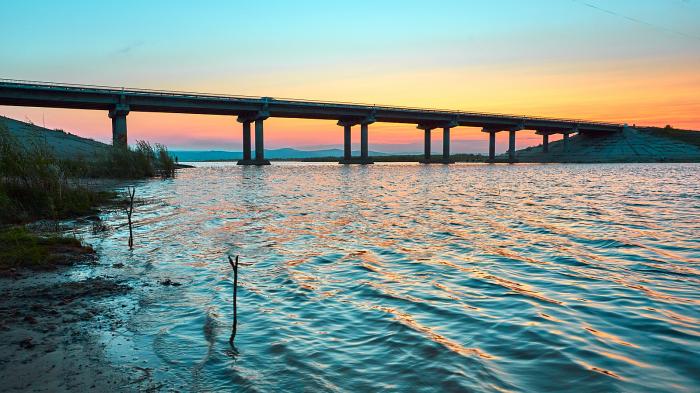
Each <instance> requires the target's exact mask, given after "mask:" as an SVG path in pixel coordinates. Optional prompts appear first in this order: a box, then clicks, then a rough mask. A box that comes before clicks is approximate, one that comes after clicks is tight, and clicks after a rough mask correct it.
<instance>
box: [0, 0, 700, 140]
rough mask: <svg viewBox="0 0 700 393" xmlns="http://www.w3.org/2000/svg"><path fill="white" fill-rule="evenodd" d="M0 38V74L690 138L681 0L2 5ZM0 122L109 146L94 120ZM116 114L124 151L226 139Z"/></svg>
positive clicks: (31, 112) (697, 79) (269, 135)
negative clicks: (548, 120) (123, 124)
mask: <svg viewBox="0 0 700 393" xmlns="http://www.w3.org/2000/svg"><path fill="white" fill-rule="evenodd" d="M0 33H1V34H2V37H3V38H2V39H1V40H0V56H2V58H1V61H0V77H1V78H12V79H27V80H39V81H55V82H67V83H85V84H101V85H112V86H127V87H140V88H155V89H172V90H187V91H200V92H211V93H228V94H241V95H254V96H271V97H294V98H306V99H318V100H337V101H355V102H363V103H376V104H395V105H406V106H419V107H432V108H445V109H463V110H470V111H485V112H501V113H513V114H522V115H539V116H552V117H569V118H582V119H591V120H603V121H615V122H626V123H629V124H644V125H661V126H663V125H666V124H671V125H673V126H675V127H678V128H690V129H700V1H697V0H610V1H601V0H581V1H577V0H557V1H554V0H551V1H545V0H540V1H505V0H491V1H478V2H477V1H465V0H459V1H439V0H436V1H424V0H423V1H407V0H403V1H382V0H374V1H360V0H354V1H300V0H296V1H273V0H268V1H265V2H254V1H248V2H243V1H199V2H194V1H176V0H169V1H126V0H122V1H119V2H116V3H115V2H103V1H94V0H93V1H3V4H2V25H1V26H0ZM0 115H4V116H9V117H13V118H16V119H19V120H25V119H30V120H31V121H33V122H34V123H36V124H38V125H42V124H44V123H45V124H46V126H47V127H49V128H61V129H65V130H67V131H70V132H73V133H76V134H78V135H80V136H85V137H90V138H94V139H97V140H101V141H110V140H111V128H110V127H111V123H110V121H109V119H108V117H107V113H106V112H102V111H84V110H57V109H42V108H20V107H3V106H0ZM127 121H128V129H129V139H130V141H131V142H133V141H135V140H137V139H145V140H148V141H151V142H160V143H164V144H166V145H168V146H169V147H171V148H173V149H217V150H240V147H241V141H240V138H241V130H240V125H239V124H237V123H236V121H235V118H233V117H224V116H201V115H172V114H146V113H135V112H132V113H131V114H129V116H128V120H127ZM265 132H266V134H265V136H266V138H265V139H266V141H265V142H266V147H267V148H279V147H297V148H307V149H310V148H319V147H324V148H325V147H339V146H341V145H342V130H341V128H340V127H338V126H337V125H335V123H334V122H330V121H310V120H285V119H271V120H268V121H267V122H266V128H265ZM355 134H359V132H355ZM436 134H438V133H436ZM452 135H453V144H452V145H453V151H456V152H483V151H485V150H486V146H487V138H486V136H485V135H484V134H482V133H480V132H479V130H476V129H469V128H458V129H455V130H453V134H452ZM354 137H359V135H354ZM505 137H506V135H499V138H505ZM354 139H356V138H354ZM500 142H501V143H500V145H499V150H501V151H502V150H504V149H505V144H506V142H505V139H503V140H500ZM539 142H540V139H539V138H538V137H535V135H534V133H523V134H522V136H521V135H520V134H519V136H518V146H519V147H524V146H527V145H532V144H538V143H539ZM438 143H439V137H438V135H436V137H435V141H434V144H433V145H434V146H436V148H437V147H438V146H439V144H438ZM421 146H422V131H420V130H417V129H415V127H411V126H406V125H392V124H383V123H377V124H373V125H372V126H370V150H374V151H420V150H421Z"/></svg>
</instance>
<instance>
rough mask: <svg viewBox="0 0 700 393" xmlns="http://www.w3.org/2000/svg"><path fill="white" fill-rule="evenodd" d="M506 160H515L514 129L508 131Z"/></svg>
mask: <svg viewBox="0 0 700 393" xmlns="http://www.w3.org/2000/svg"><path fill="white" fill-rule="evenodd" d="M508 161H510V162H515V130H510V131H509V132H508Z"/></svg>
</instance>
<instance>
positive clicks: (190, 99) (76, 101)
mask: <svg viewBox="0 0 700 393" xmlns="http://www.w3.org/2000/svg"><path fill="white" fill-rule="evenodd" d="M0 105H9V106H30V107H46V108H68V109H91V110H104V111H108V114H109V117H110V118H111V119H112V144H113V145H114V146H120V147H124V148H125V147H126V146H127V127H126V117H127V115H128V114H129V113H130V112H164V113H190V114H206V115H222V116H235V117H236V118H237V121H238V122H239V123H241V125H242V134H243V135H242V140H243V159H242V160H240V161H239V162H238V164H240V165H267V164H269V163H270V162H269V161H268V160H266V159H265V150H264V143H265V142H264V121H265V120H266V119H268V118H270V117H279V118H290V119H319V120H334V121H337V124H338V125H339V126H341V127H343V130H344V154H343V158H342V160H341V161H340V162H341V163H344V164H371V163H372V159H371V158H370V157H369V154H368V153H369V143H368V141H369V137H368V135H369V126H370V124H372V123H375V122H386V123H403V124H415V125H416V127H417V128H418V129H421V130H423V131H424V133H425V142H424V145H425V152H424V157H423V159H422V160H421V162H423V163H444V164H448V163H451V162H453V161H452V160H451V158H450V130H451V129H452V128H454V127H461V126H466V127H479V128H482V131H483V132H485V133H487V134H488V138H489V160H490V161H491V162H493V161H494V160H495V150H496V133H498V132H508V133H509V143H508V159H509V161H511V162H513V161H514V160H515V141H516V133H517V132H518V131H521V130H535V131H536V133H537V134H539V135H541V136H542V145H543V150H544V151H545V152H547V151H548V145H549V136H550V135H552V134H562V135H563V140H564V146H566V145H567V140H568V137H569V135H570V134H572V133H610V132H619V131H622V129H623V127H624V126H623V125H622V124H613V123H604V122H595V121H586V120H576V119H554V118H543V117H532V116H516V115H506V114H496V113H480V112H465V111H455V110H439V109H424V108H411V107H401V106H383V105H372V104H358V103H348V102H324V101H311V100H300V99H287V98H272V97H249V96H235V95H220V94H206V93H191V92H183V91H164V90H148V89H131V88H119V87H109V86H95V85H76V84H63V83H51V82H36V81H23V80H12V79H0ZM251 125H254V130H255V156H252V151H251V150H252V149H251ZM358 125H359V126H360V156H359V157H353V156H352V150H351V142H350V141H351V135H352V128H353V127H355V126H358ZM436 129H442V134H443V138H442V141H443V146H442V156H440V157H433V156H432V155H431V132H432V131H433V130H436ZM565 148H566V147H565Z"/></svg>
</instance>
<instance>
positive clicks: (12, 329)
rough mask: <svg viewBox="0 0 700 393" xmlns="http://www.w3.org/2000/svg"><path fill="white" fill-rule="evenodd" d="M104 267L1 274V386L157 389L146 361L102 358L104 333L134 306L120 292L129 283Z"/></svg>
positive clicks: (115, 330) (128, 289)
mask: <svg viewBox="0 0 700 393" xmlns="http://www.w3.org/2000/svg"><path fill="white" fill-rule="evenodd" d="M110 269H113V268H110ZM110 269H108V268H106V267H104V266H99V265H92V266H88V267H86V266H75V267H67V268H62V269H60V270H57V271H52V272H31V271H22V272H18V273H17V274H15V275H14V277H3V278H0V288H2V289H0V365H1V367H0V380H1V381H3V386H2V390H3V391H9V392H20V391H21V392H28V391H29V392H61V391H114V390H118V391H148V390H158V389H159V386H157V385H154V384H153V383H152V381H151V380H150V370H149V369H147V368H141V367H138V366H133V365H126V364H124V365H117V366H114V365H113V364H110V363H108V362H107V360H106V356H105V354H104V348H105V343H104V337H105V336H109V335H110V334H111V335H114V336H116V335H118V334H119V333H118V332H119V330H120V328H122V327H123V326H124V325H125V324H126V322H127V321H128V318H129V317H130V315H131V313H132V312H133V311H134V309H135V306H133V305H132V304H133V303H132V302H129V301H127V300H126V299H124V297H125V295H128V294H129V293H130V292H131V291H132V286H131V285H133V284H131V285H130V284H127V283H125V282H124V281H122V280H120V279H119V278H117V277H116V276H115V275H108V274H106V273H108V272H107V271H106V270H110ZM88 275H89V277H85V276H88ZM122 300H123V301H122Z"/></svg>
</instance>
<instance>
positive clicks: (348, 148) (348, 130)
mask: <svg viewBox="0 0 700 393" xmlns="http://www.w3.org/2000/svg"><path fill="white" fill-rule="evenodd" d="M373 122H374V118H372V117H366V118H364V119H357V118H355V119H346V120H339V121H338V125H339V126H342V127H343V158H341V159H340V162H339V164H373V162H372V160H371V159H370V158H369V138H368V134H369V125H370V124H371V123H373ZM357 124H359V125H360V157H353V156H352V126H354V125H357Z"/></svg>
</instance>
